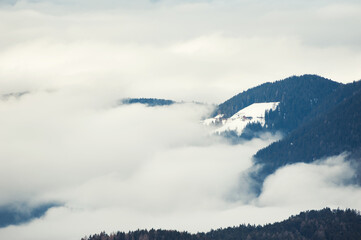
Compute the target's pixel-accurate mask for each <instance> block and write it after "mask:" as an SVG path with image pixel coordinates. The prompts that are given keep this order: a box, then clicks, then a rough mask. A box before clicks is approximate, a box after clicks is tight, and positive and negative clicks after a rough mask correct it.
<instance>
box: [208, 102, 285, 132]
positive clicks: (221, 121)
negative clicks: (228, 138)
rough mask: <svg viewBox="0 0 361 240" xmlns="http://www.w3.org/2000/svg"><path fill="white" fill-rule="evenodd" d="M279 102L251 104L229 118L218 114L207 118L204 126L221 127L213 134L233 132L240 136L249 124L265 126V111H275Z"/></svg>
mask: <svg viewBox="0 0 361 240" xmlns="http://www.w3.org/2000/svg"><path fill="white" fill-rule="evenodd" d="M278 104H279V102H265V103H253V104H251V105H249V106H248V107H245V108H243V109H241V110H240V111H238V112H237V113H235V114H234V115H233V116H232V117H230V118H223V116H224V115H223V114H219V115H217V116H215V117H214V118H208V119H205V120H204V121H203V124H205V125H215V126H217V125H221V127H219V128H217V129H216V130H215V131H214V132H215V133H218V134H220V133H223V132H226V131H235V132H236V133H237V135H238V136H239V135H241V134H242V132H243V130H244V128H245V127H246V126H247V124H249V123H260V124H261V125H262V126H264V125H265V124H266V122H265V113H266V111H270V110H275V109H276V108H277V106H278Z"/></svg>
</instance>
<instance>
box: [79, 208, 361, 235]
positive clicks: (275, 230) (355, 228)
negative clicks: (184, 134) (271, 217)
mask: <svg viewBox="0 0 361 240" xmlns="http://www.w3.org/2000/svg"><path fill="white" fill-rule="evenodd" d="M234 239H240V240H241V239H252V240H254V239H256V240H257V239H270V240H272V239H275V240H276V239H300V240H301V239H302V240H307V239H320V240H322V239H334V240H337V239H340V240H341V239H342V240H343V239H349V240H353V239H355V240H356V239H361V215H360V213H359V212H357V211H354V210H349V209H348V210H330V209H329V208H325V209H323V210H320V211H307V212H301V213H300V214H299V215H297V216H292V217H290V218H289V219H287V220H285V221H282V222H278V223H273V224H268V225H265V226H251V225H240V226H239V227H229V228H226V229H218V230H212V231H210V232H207V233H197V234H190V233H187V232H178V231H170V230H154V229H152V230H149V231H148V230H137V231H134V232H128V233H124V232H118V233H116V234H110V235H108V234H106V233H101V234H95V235H93V236H90V237H89V238H83V239H82V240H234Z"/></svg>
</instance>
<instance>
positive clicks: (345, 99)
mask: <svg viewBox="0 0 361 240" xmlns="http://www.w3.org/2000/svg"><path fill="white" fill-rule="evenodd" d="M327 102H328V103H329V104H322V105H320V108H319V109H316V110H317V111H315V112H314V113H313V114H314V118H311V119H310V120H309V121H308V122H305V123H304V124H303V125H301V126H300V127H299V128H297V129H296V130H295V131H293V132H291V133H290V134H289V135H288V136H286V137H285V138H284V139H282V140H280V141H278V142H275V143H273V144H271V145H270V146H268V147H266V148H264V149H262V150H260V151H258V152H257V154H256V155H255V159H256V162H257V163H260V164H263V165H264V167H263V169H262V171H261V172H260V173H258V174H259V177H261V178H262V176H263V177H265V176H266V175H268V174H270V173H272V172H274V171H275V170H276V169H277V168H279V167H282V166H284V165H287V164H292V163H296V162H306V163H309V162H312V161H314V160H316V159H320V158H322V157H327V156H332V155H337V154H340V153H342V152H345V151H347V152H349V153H355V154H356V153H358V152H360V150H361V82H355V83H351V84H348V85H346V86H343V87H342V88H340V89H339V91H337V92H335V93H334V94H333V95H331V96H330V99H329V100H328V101H327ZM337 103H338V104H337Z"/></svg>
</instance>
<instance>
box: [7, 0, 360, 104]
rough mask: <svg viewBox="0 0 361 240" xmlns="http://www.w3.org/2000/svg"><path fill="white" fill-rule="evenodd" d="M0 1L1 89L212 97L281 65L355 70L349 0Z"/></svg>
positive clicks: (330, 73)
mask: <svg viewBox="0 0 361 240" xmlns="http://www.w3.org/2000/svg"><path fill="white" fill-rule="evenodd" d="M2 2H3V3H2V4H1V5H0V33H1V36H2V37H1V39H0V51H1V55H0V66H1V68H0V84H1V86H2V87H1V90H0V91H1V92H2V93H7V92H11V91H24V90H30V91H33V90H43V89H58V88H62V87H75V86H79V87H82V88H83V87H89V88H95V89H99V87H100V88H102V89H104V90H106V91H109V90H112V91H115V94H118V95H121V96H126V97H128V96H129V97H141V96H144V97H159V98H170V99H174V100H185V101H192V100H195V101H202V102H211V103H220V102H222V101H224V100H226V99H228V98H230V97H231V96H233V95H235V94H237V93H238V92H240V91H242V90H246V89H247V88H249V87H253V86H256V85H258V84H260V83H263V82H266V81H275V80H280V79H283V78H286V77H289V76H291V75H301V74H319V75H321V76H324V77H327V78H330V79H333V80H335V81H338V82H350V81H353V80H359V79H361V68H360V67H359V66H361V47H360V42H361V30H360V29H361V27H360V25H361V3H360V2H359V1H324V0H313V1H300V0H291V1H284V0H274V1H265V0H253V1H250V0H228V1H220V0H214V1H180V0H177V1H163V0H159V1H147V0H135V1H112V0H105V1H89V0H88V1H85V0H80V1H73V0H66V1H45V0H44V1H43V0H37V1H2ZM9 3H12V4H9Z"/></svg>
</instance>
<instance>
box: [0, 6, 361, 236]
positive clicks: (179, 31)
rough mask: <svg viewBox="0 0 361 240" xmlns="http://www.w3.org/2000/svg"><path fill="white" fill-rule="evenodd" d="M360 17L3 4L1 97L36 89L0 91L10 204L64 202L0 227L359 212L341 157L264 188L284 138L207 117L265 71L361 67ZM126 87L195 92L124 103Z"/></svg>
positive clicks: (3, 176)
mask: <svg viewBox="0 0 361 240" xmlns="http://www.w3.org/2000/svg"><path fill="white" fill-rule="evenodd" d="M360 16H361V5H360V3H359V2H358V1H352V0H349V1H337V0H333V1H327V2H325V1H322V0H316V1H312V2H311V1H298V0H293V1H288V2H287V3H285V2H284V1H280V0H279V1H278V0H276V1H272V2H270V1H244V0H232V1H221V0H214V1H206V0H204V1H201V0H199V1H186V0H184V1H183V0H182V1H181V0H179V1H165V0H159V1H146V0H136V1H131V2H130V1H112V0H105V1H101V2H100V1H85V0H84V1H83V0H81V1H73V0H67V1H56V0H52V1H45V0H44V1H43V0H37V1H30V0H28V1H26V0H25V1H15V0H6V1H0V33H1V36H2V37H1V38H0V94H9V93H19V92H28V93H27V94H24V95H22V96H20V97H17V96H16V94H15V95H8V97H6V98H1V100H0V115H1V118H0V132H1V134H0V141H1V146H0V160H1V168H0V190H1V195H0V207H4V206H11V207H13V208H18V209H21V210H23V211H27V210H28V209H27V208H32V207H36V206H39V205H43V204H56V206H54V207H51V208H50V209H49V210H48V211H47V212H46V213H45V215H44V216H43V217H42V218H40V219H32V220H31V221H30V222H28V223H25V224H22V225H18V226H8V227H6V228H0V236H1V237H2V238H6V239H14V240H16V239H22V240H24V239H37V240H41V239H62V240H64V239H69V240H70V239H80V238H81V237H83V236H84V235H89V234H94V233H98V232H100V231H103V230H105V231H107V232H112V231H118V230H121V231H129V230H136V229H138V228H148V229H149V228H164V229H177V230H187V231H191V232H197V231H208V230H210V229H211V228H213V229H215V228H219V227H228V226H233V225H239V224H241V223H251V224H253V223H254V224H264V223H270V222H274V221H279V220H283V219H285V218H288V217H289V216H290V215H291V214H297V213H298V212H299V211H302V210H309V209H319V208H323V207H326V206H328V207H336V208H337V207H340V208H356V209H360V208H361V206H360V202H359V201H358V199H360V197H361V196H360V195H361V192H360V188H359V187H358V186H355V185H353V184H352V179H353V176H354V174H355V172H354V168H353V167H352V166H351V165H350V164H349V162H347V161H345V160H344V159H345V157H346V155H347V154H346V153H345V154H342V155H340V156H334V157H331V158H329V159H320V160H319V161H317V162H315V163H313V164H294V165H290V166H286V167H284V168H282V169H279V170H278V171H277V172H275V173H274V174H272V175H271V176H269V177H268V178H267V179H266V180H265V183H264V186H263V188H262V191H261V193H260V195H259V196H256V195H255V193H254V192H253V191H252V184H253V183H252V181H251V179H249V178H248V177H247V176H248V175H247V174H248V172H249V171H250V169H254V167H255V166H254V165H253V161H252V156H253V154H255V153H256V152H257V151H258V150H259V149H261V148H263V147H266V146H267V145H269V144H270V143H272V142H273V141H276V140H278V139H280V135H270V134H268V135H264V136H262V137H261V138H258V139H253V140H251V141H245V142H242V143H239V144H236V145H235V144H231V143H230V142H229V141H228V140H226V139H223V138H222V137H219V136H214V135H212V134H210V133H211V132H212V129H210V128H209V127H206V126H204V125H202V124H201V123H200V121H201V120H202V119H203V118H205V117H207V116H209V114H210V113H211V112H212V110H213V108H214V105H213V104H214V103H221V102H222V101H224V100H226V99H228V98H230V97H232V96H233V95H234V94H237V93H239V92H241V91H242V90H246V89H247V88H249V87H254V86H256V85H258V84H261V83H264V82H266V81H275V80H279V79H282V78H285V77H289V76H291V75H299V74H306V73H313V74H319V75H322V76H324V77H328V78H332V79H333V80H336V81H339V82H344V83H346V82H351V81H353V80H358V79H360V76H361V69H360V68H359V66H360V65H361V49H360V45H359V42H360V41H359V40H360V37H361V32H360V29H361V28H360V22H361V19H360ZM128 97H156V98H166V99H172V100H176V101H179V102H181V101H185V103H182V104H174V105H171V106H162V107H153V108H151V107H146V106H144V105H138V104H135V105H118V101H119V100H120V99H122V98H128ZM192 101H197V102H202V103H204V104H195V103H191V102H192ZM345 196H346V197H345ZM22 208H25V209H22Z"/></svg>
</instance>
